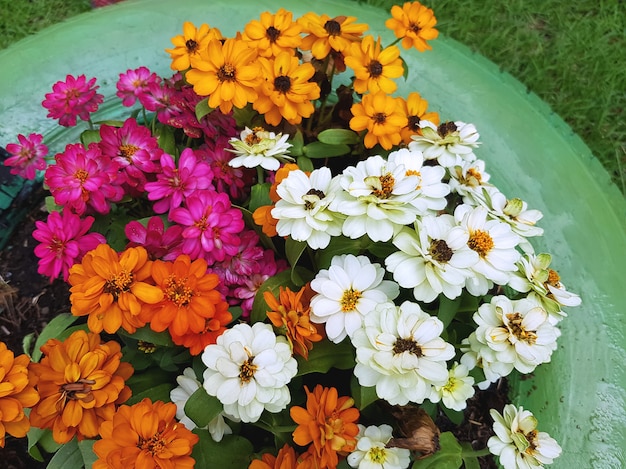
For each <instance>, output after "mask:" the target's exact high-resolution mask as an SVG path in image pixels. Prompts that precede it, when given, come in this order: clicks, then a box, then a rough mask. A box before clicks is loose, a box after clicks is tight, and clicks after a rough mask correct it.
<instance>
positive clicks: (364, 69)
mask: <svg viewBox="0 0 626 469" xmlns="http://www.w3.org/2000/svg"><path fill="white" fill-rule="evenodd" d="M345 62H346V65H347V66H348V67H350V68H351V69H352V70H354V75H355V80H354V91H356V92H357V93H361V94H363V93H365V92H366V91H370V92H371V93H376V92H377V91H384V92H385V93H388V94H390V93H393V92H394V91H396V89H397V88H398V85H396V82H395V81H393V78H398V77H401V76H402V74H403V73H404V67H403V66H402V59H400V49H398V48H397V47H396V46H389V47H386V48H385V49H383V50H381V49H380V37H379V38H378V40H377V41H376V42H374V37H373V36H365V37H364V38H363V41H361V43H354V44H352V47H351V48H350V50H349V52H348V53H346V58H345Z"/></svg>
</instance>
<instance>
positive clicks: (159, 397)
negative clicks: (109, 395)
mask: <svg viewBox="0 0 626 469" xmlns="http://www.w3.org/2000/svg"><path fill="white" fill-rule="evenodd" d="M172 389H174V385H173V384H171V383H162V384H158V385H156V386H154V387H153V388H150V389H146V390H145V391H142V392H139V393H137V394H135V393H133V395H132V396H131V397H130V398H129V399H128V400H127V401H126V402H125V403H124V404H127V405H133V404H137V403H138V402H141V401H142V400H143V399H145V398H146V397H147V398H149V399H150V400H151V401H152V402H155V401H163V402H171V399H170V391H171V390H172Z"/></svg>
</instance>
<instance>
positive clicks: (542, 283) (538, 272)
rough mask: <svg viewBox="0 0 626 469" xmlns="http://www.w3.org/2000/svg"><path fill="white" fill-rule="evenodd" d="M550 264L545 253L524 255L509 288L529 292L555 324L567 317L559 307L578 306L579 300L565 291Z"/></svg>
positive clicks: (549, 256)
mask: <svg viewBox="0 0 626 469" xmlns="http://www.w3.org/2000/svg"><path fill="white" fill-rule="evenodd" d="M551 262H552V256H551V255H550V254H547V253H542V254H538V255H536V256H535V255H534V254H526V255H525V256H524V257H522V258H521V259H520V260H519V263H518V267H519V270H518V271H517V272H516V273H515V275H513V276H511V278H510V279H509V286H510V287H511V288H513V289H515V290H517V291H518V292H522V293H526V292H528V291H531V292H532V293H531V295H532V296H533V297H535V298H536V299H537V301H539V302H541V304H542V306H543V307H544V308H545V309H546V310H547V311H548V313H550V320H551V321H552V323H557V322H559V321H560V320H561V319H563V317H565V316H567V314H565V313H564V312H563V311H561V306H579V305H580V303H581V300H580V296H578V295H577V294H576V293H572V292H569V291H567V289H566V288H565V285H563V284H562V283H561V278H560V277H559V274H558V273H557V272H556V271H555V270H553V269H550V263H551Z"/></svg>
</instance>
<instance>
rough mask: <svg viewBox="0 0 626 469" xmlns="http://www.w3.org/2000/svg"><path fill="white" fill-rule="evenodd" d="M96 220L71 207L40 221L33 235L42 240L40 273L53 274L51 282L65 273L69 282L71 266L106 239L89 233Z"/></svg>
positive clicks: (36, 250) (39, 254)
mask: <svg viewBox="0 0 626 469" xmlns="http://www.w3.org/2000/svg"><path fill="white" fill-rule="evenodd" d="M93 221H94V218H93V217H86V218H85V219H81V218H80V217H79V216H78V215H76V214H74V213H72V212H70V211H69V210H64V211H63V212H62V213H59V212H51V213H50V214H49V215H48V219H47V221H46V222H43V221H36V222H35V225H36V226H37V229H36V230H35V231H33V238H35V239H36V240H37V241H39V243H40V244H38V245H37V246H35V255H36V256H37V257H38V258H39V268H38V269H37V272H39V273H40V274H41V275H46V276H48V277H50V282H52V281H53V280H54V279H56V278H57V277H58V276H59V274H61V273H63V280H65V281H66V282H67V279H68V277H69V275H70V267H72V266H73V265H74V264H75V263H76V262H80V260H81V259H82V257H83V255H84V254H85V253H86V252H87V251H91V250H92V249H94V248H95V247H96V246H97V245H98V244H100V243H105V242H106V240H105V238H104V236H102V235H101V234H100V233H87V232H88V231H89V229H90V228H91V225H92V224H93Z"/></svg>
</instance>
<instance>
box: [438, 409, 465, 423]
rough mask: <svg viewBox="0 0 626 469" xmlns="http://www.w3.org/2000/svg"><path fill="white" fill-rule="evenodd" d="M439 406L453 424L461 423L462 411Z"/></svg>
mask: <svg viewBox="0 0 626 469" xmlns="http://www.w3.org/2000/svg"><path fill="white" fill-rule="evenodd" d="M440 407H441V409H442V410H443V413H444V414H446V417H448V418H449V419H450V421H451V422H452V423H453V424H455V425H461V423H463V419H464V418H465V417H464V415H463V412H461V411H458V410H452V409H448V408H447V407H446V406H445V405H441V406H440Z"/></svg>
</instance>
